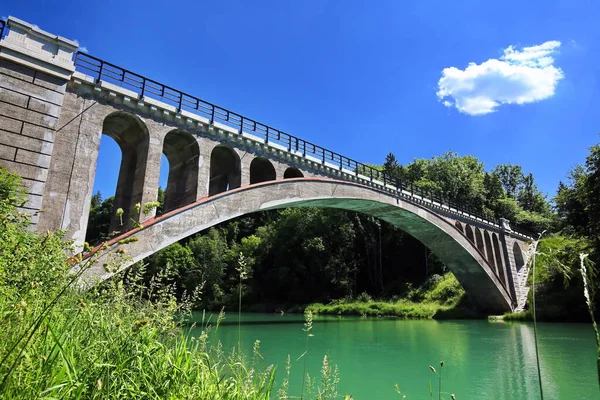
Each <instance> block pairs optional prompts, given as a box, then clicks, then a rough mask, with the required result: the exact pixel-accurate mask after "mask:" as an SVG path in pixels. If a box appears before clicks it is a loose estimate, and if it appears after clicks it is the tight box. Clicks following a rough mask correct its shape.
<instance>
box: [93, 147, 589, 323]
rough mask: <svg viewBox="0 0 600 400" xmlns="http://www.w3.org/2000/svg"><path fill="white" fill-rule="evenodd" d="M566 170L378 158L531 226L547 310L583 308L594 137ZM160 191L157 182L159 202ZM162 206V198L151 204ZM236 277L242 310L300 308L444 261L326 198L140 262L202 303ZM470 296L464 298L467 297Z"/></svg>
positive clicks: (377, 290) (220, 294) (574, 315)
mask: <svg viewBox="0 0 600 400" xmlns="http://www.w3.org/2000/svg"><path fill="white" fill-rule="evenodd" d="M582 161H583V162H582V164H581V165H578V166H577V167H575V168H574V169H573V170H572V171H570V172H568V174H566V177H565V178H566V179H565V181H564V182H560V183H559V184H558V188H557V191H556V193H555V194H554V195H553V197H547V196H545V195H544V194H543V193H541V192H540V190H539V189H538V187H537V186H536V183H535V180H534V177H533V175H532V174H531V173H527V172H526V171H523V169H522V168H521V166H519V165H513V164H502V165H498V166H496V167H495V168H493V169H491V170H489V171H488V170H486V168H485V166H484V164H483V162H481V161H480V160H478V159H477V158H476V157H474V156H461V155H458V154H456V153H452V152H448V153H446V154H443V155H441V156H436V157H432V158H430V159H415V160H414V161H412V162H410V163H408V164H406V165H402V164H400V163H398V161H397V160H396V157H395V156H394V154H392V153H389V154H388V155H387V157H386V159H385V161H384V163H383V164H382V165H378V166H375V167H376V168H378V169H381V170H383V171H384V172H386V173H387V174H388V175H390V176H394V177H397V178H400V179H401V180H403V181H404V182H407V183H412V184H413V185H415V186H418V187H421V188H424V189H427V190H429V191H431V192H433V193H436V194H437V195H439V196H440V197H442V198H446V199H449V200H450V201H452V202H454V203H456V204H462V205H464V206H467V207H470V208H471V209H474V210H476V211H477V212H478V213H480V214H483V215H486V216H489V217H494V218H501V217H502V218H506V219H508V220H509V221H510V223H511V225H513V226H517V227H519V228H520V229H522V230H526V231H528V232H531V233H532V234H535V236H537V234H539V233H542V232H544V235H543V239H542V241H541V243H540V247H539V257H538V258H539V262H538V269H539V278H538V280H539V281H538V284H537V292H536V293H537V295H538V299H539V300H538V301H539V303H540V304H539V305H538V308H539V310H538V311H539V316H540V317H541V318H544V319H560V320H581V319H585V318H586V317H587V315H588V314H587V309H586V308H585V302H584V298H583V295H582V293H583V291H582V282H581V276H580V275H579V274H578V272H577V268H578V263H579V254H580V253H582V252H584V253H589V254H590V259H591V260H592V261H594V262H596V261H597V260H598V254H600V253H599V251H598V250H599V246H600V243H599V241H598V237H599V233H600V171H599V168H600V145H595V146H593V147H591V148H590V152H589V155H588V156H587V158H586V159H585V160H582ZM163 199H164V192H163V191H162V190H160V191H159V202H162V200H163ZM112 203H113V198H112V197H108V198H106V199H103V198H102V195H101V194H100V193H97V194H96V195H94V196H93V199H92V204H91V212H90V220H89V228H88V233H87V241H88V242H90V243H98V242H101V241H102V240H105V239H106V238H107V235H108V232H107V230H108V225H109V222H110V217H111V215H112V213H113V212H114V211H113V209H112ZM161 212H162V210H161V208H160V206H159V208H158V210H157V213H158V214H160V213H161ZM240 254H241V255H242V256H241V257H243V260H244V269H245V278H246V279H244V281H243V282H242V283H241V287H242V290H241V292H242V296H243V304H244V305H245V308H246V309H247V310H251V311H252V310H254V311H273V310H278V309H285V310H295V311H302V310H303V309H304V307H305V306H306V305H307V304H310V303H328V302H332V301H339V300H340V299H346V300H348V301H350V300H353V299H354V300H355V299H361V298H362V299H371V298H375V299H382V300H390V299H399V298H403V297H406V296H407V295H408V294H409V293H411V291H412V290H414V288H416V287H420V286H423V285H427V284H428V282H430V281H431V280H434V281H435V280H436V279H438V280H439V277H440V275H444V274H446V273H448V272H449V271H448V270H447V268H446V267H445V266H444V265H443V264H442V263H441V262H440V261H439V260H438V259H437V257H436V256H435V254H433V253H432V252H430V251H429V250H428V249H427V248H426V247H425V246H424V245H423V244H421V243H420V242H419V241H418V240H416V239H415V238H413V237H412V236H410V235H408V234H406V233H404V232H403V231H401V230H399V229H398V228H396V227H394V226H392V225H390V224H388V223H385V222H383V221H380V220H378V219H375V218H373V217H370V216H366V215H363V214H359V213H355V212H349V211H344V210H336V209H324V208H290V209H284V210H279V211H269V212H259V213H255V214H252V215H248V216H245V217H242V218H239V219H236V220H233V221H229V222H227V223H223V224H221V225H218V226H215V227H213V228H211V229H209V230H208V231H204V232H201V233H199V234H197V235H194V236H192V237H189V238H187V239H185V240H182V241H181V242H179V243H176V244H173V245H171V246H169V247H167V248H165V249H163V250H162V251H160V252H158V253H156V254H155V255H153V256H152V257H150V258H149V259H148V260H146V261H145V264H144V265H143V266H142V265H138V266H137V268H138V269H140V268H141V269H142V271H143V274H144V277H145V279H146V281H147V282H150V280H152V279H160V280H161V281H162V282H163V283H171V284H173V285H174V286H175V287H176V288H177V293H178V294H179V295H180V296H184V295H185V294H186V293H188V294H189V293H192V292H194V291H197V290H200V288H201V292H202V296H201V300H200V301H199V303H198V304H196V305H195V306H196V307H197V308H199V309H204V308H205V309H211V310H218V309H220V308H221V307H225V309H232V308H233V309H235V307H236V305H237V300H238V294H239V258H240ZM467 303H468V301H467Z"/></svg>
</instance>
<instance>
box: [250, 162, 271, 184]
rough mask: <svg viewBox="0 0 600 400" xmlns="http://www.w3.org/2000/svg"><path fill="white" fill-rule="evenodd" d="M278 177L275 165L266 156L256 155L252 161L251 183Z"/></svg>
mask: <svg viewBox="0 0 600 400" xmlns="http://www.w3.org/2000/svg"><path fill="white" fill-rule="evenodd" d="M275 179H277V174H276V173H275V167H273V164H272V163H271V161H269V160H268V159H266V158H264V157H254V159H253V160H252V162H251V163H250V184H254V183H260V182H268V181H274V180H275Z"/></svg>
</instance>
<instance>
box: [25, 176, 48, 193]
mask: <svg viewBox="0 0 600 400" xmlns="http://www.w3.org/2000/svg"><path fill="white" fill-rule="evenodd" d="M21 183H22V184H23V187H24V188H25V189H27V193H29V194H33V195H39V196H43V195H44V182H39V181H32V180H30V179H22V180H21Z"/></svg>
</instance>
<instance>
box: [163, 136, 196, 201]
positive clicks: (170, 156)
mask: <svg viewBox="0 0 600 400" xmlns="http://www.w3.org/2000/svg"><path fill="white" fill-rule="evenodd" d="M163 154H164V155H165V157H166V158H167V160H168V161H169V177H168V178H167V187H166V189H165V206H164V210H165V212H167V211H170V210H174V209H176V208H179V207H181V206H185V205H187V204H190V203H193V202H194V201H196V194H197V192H198V159H199V157H200V148H199V147H198V142H197V141H196V138H195V137H194V136H192V135H191V134H190V133H188V132H184V131H182V130H179V129H175V130H172V131H170V132H169V133H167V135H166V136H165V138H164V141H163Z"/></svg>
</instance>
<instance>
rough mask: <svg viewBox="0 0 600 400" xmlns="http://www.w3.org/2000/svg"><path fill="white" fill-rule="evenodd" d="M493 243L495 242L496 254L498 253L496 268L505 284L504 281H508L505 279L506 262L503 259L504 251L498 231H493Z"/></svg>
mask: <svg viewBox="0 0 600 400" xmlns="http://www.w3.org/2000/svg"><path fill="white" fill-rule="evenodd" d="M492 243H493V244H494V254H495V255H496V269H497V270H498V276H499V277H500V281H501V282H502V285H504V284H505V283H504V282H506V280H505V279H504V262H503V261H502V253H501V252H500V241H499V240H498V235H496V233H492Z"/></svg>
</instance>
